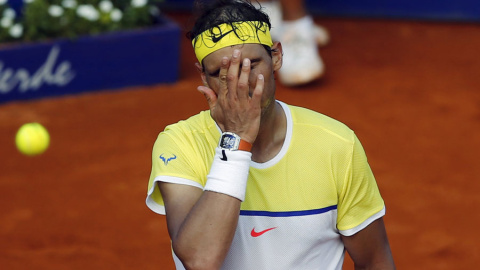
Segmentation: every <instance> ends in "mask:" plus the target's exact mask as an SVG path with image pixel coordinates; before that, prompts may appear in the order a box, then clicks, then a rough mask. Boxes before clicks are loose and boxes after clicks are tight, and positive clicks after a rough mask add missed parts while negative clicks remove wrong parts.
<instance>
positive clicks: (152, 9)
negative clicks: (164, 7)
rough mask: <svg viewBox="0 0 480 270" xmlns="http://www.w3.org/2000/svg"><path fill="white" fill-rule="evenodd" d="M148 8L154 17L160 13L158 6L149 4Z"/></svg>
mask: <svg viewBox="0 0 480 270" xmlns="http://www.w3.org/2000/svg"><path fill="white" fill-rule="evenodd" d="M148 10H149V11H150V14H151V15H152V16H154V17H157V16H159V15H160V9H158V7H156V6H151V7H150V8H149V9H148Z"/></svg>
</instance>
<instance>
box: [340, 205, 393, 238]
mask: <svg viewBox="0 0 480 270" xmlns="http://www.w3.org/2000/svg"><path fill="white" fill-rule="evenodd" d="M384 215H385V206H383V208H382V210H380V211H378V212H377V213H375V214H374V215H372V216H370V217H369V218H367V219H366V220H365V221H364V222H362V223H361V224H360V225H358V226H356V227H354V228H351V229H348V230H340V231H339V232H340V234H342V235H344V236H352V235H354V234H356V233H357V232H359V231H361V230H363V229H365V228H366V227H367V226H368V225H370V223H372V222H374V221H375V220H377V219H379V218H381V217H383V216H384Z"/></svg>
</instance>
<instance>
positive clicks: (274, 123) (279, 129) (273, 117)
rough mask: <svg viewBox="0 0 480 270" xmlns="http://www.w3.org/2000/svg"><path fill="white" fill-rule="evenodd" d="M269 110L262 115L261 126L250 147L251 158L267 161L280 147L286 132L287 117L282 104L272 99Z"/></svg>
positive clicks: (260, 161)
mask: <svg viewBox="0 0 480 270" xmlns="http://www.w3.org/2000/svg"><path fill="white" fill-rule="evenodd" d="M271 107H272V108H270V110H266V111H265V113H264V115H262V120H261V127H260V131H259V132H258V135H257V138H256V140H255V143H254V144H253V148H252V160H253V161H255V162H258V163H263V162H267V161H269V160H270V159H272V158H273V157H275V156H276V155H277V154H278V153H279V152H280V150H281V149H282V146H283V142H284V141H285V135H286V132H287V118H286V116H285V112H284V111H283V108H282V106H281V105H280V104H279V103H277V102H276V101H273V104H272V106H271Z"/></svg>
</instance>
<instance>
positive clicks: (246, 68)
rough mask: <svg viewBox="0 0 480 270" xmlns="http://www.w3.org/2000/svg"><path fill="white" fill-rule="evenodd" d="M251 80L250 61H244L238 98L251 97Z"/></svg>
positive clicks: (239, 80)
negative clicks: (249, 81)
mask: <svg viewBox="0 0 480 270" xmlns="http://www.w3.org/2000/svg"><path fill="white" fill-rule="evenodd" d="M249 78H250V59H248V58H245V59H243V63H242V68H241V71H240V76H239V77H238V87H237V96H238V98H247V97H248V96H249V90H250V87H249V84H248V80H249Z"/></svg>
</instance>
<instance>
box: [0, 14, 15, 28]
mask: <svg viewBox="0 0 480 270" xmlns="http://www.w3.org/2000/svg"><path fill="white" fill-rule="evenodd" d="M12 24H13V20H12V19H10V18H7V17H4V18H2V19H1V20H0V25H1V26H2V27H3V28H9V27H10V26H12Z"/></svg>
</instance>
